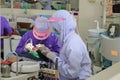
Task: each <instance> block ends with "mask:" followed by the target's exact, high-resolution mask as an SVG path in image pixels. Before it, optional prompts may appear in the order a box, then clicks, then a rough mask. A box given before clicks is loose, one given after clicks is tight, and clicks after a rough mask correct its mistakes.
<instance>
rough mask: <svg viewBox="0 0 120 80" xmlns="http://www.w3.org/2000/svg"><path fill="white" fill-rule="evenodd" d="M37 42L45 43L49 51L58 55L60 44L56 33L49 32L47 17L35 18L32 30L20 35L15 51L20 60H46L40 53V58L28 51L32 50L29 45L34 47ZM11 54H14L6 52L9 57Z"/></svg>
mask: <svg viewBox="0 0 120 80" xmlns="http://www.w3.org/2000/svg"><path fill="white" fill-rule="evenodd" d="M29 44H31V45H29ZM38 44H42V45H45V46H46V47H47V48H49V49H50V50H51V51H53V52H56V53H58V54H57V55H59V51H60V48H61V44H60V42H59V39H58V37H57V35H56V34H54V33H52V32H51V29H50V27H49V25H48V22H47V18H45V17H37V18H36V20H35V25H34V28H33V30H30V31H28V32H26V33H25V34H24V35H23V36H22V38H21V40H20V42H19V44H18V46H17V48H16V50H15V52H16V53H17V54H18V55H19V57H21V59H22V60H27V61H31V60H35V61H44V60H45V61H46V58H45V57H44V56H42V55H41V56H42V59H41V58H36V57H35V56H33V55H31V54H30V53H29V51H30V50H32V49H31V46H32V47H33V46H34V47H36V45H38ZM38 53H39V52H38ZM39 54H41V53H39ZM13 56H14V55H12V54H8V58H11V57H13Z"/></svg>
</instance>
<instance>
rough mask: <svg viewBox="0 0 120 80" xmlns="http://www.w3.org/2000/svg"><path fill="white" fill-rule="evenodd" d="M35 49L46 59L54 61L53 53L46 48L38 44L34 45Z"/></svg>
mask: <svg viewBox="0 0 120 80" xmlns="http://www.w3.org/2000/svg"><path fill="white" fill-rule="evenodd" d="M36 47H37V48H39V50H40V51H41V53H42V54H43V55H44V56H46V57H47V58H49V59H51V60H54V58H55V57H56V55H55V53H54V52H52V51H50V50H49V49H48V48H47V47H46V46H44V45H42V44H38V45H36Z"/></svg>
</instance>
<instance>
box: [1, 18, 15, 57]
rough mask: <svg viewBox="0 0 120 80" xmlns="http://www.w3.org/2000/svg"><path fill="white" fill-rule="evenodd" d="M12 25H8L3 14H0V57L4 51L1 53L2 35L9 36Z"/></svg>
mask: <svg viewBox="0 0 120 80" xmlns="http://www.w3.org/2000/svg"><path fill="white" fill-rule="evenodd" d="M12 32H13V31H12V27H11V26H10V24H9V22H8V21H7V19H6V18H5V17H4V16H0V36H1V38H0V49H1V50H0V51H2V52H1V57H2V58H3V57H4V56H3V55H4V53H3V48H4V41H3V39H2V36H10V35H12Z"/></svg>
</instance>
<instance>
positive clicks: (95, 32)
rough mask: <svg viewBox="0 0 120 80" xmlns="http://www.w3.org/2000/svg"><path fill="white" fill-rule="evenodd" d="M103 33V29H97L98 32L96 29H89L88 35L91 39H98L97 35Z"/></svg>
mask: <svg viewBox="0 0 120 80" xmlns="http://www.w3.org/2000/svg"><path fill="white" fill-rule="evenodd" d="M105 31H106V30H105V29H99V31H98V30H97V29H89V30H88V34H89V35H90V36H93V37H99V33H101V32H105Z"/></svg>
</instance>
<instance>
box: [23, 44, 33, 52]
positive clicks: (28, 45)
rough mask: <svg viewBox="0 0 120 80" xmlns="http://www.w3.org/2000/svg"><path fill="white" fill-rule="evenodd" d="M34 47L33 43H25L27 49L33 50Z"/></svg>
mask: <svg viewBox="0 0 120 80" xmlns="http://www.w3.org/2000/svg"><path fill="white" fill-rule="evenodd" d="M33 48H34V46H33V45H32V43H28V44H26V45H25V49H27V50H29V51H31V50H32V49H33Z"/></svg>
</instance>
